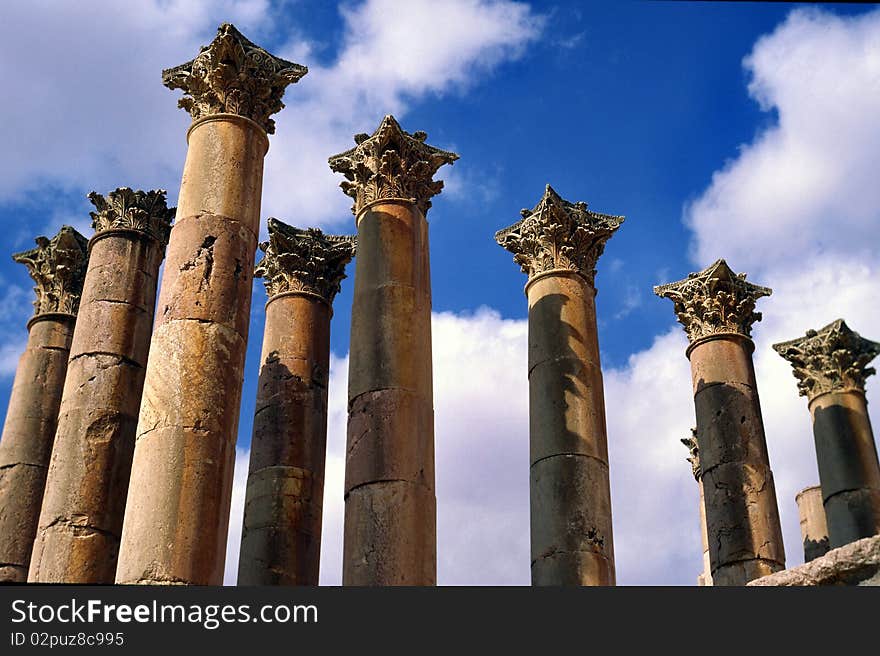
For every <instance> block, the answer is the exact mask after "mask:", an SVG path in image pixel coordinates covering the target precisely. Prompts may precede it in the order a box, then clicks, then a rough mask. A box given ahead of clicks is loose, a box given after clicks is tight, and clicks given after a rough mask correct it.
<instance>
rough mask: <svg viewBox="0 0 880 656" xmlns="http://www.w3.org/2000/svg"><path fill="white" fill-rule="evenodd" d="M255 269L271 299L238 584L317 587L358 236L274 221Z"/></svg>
mask: <svg viewBox="0 0 880 656" xmlns="http://www.w3.org/2000/svg"><path fill="white" fill-rule="evenodd" d="M260 249H261V250H262V251H263V252H264V253H265V256H264V257H263V260H262V262H260V264H259V266H258V267H257V269H256V272H255V274H256V276H257V277H259V278H263V281H264V282H265V284H266V293H267V294H268V295H269V302H268V303H267V304H266V328H265V334H264V336H263V356H262V363H263V367H262V369H261V371H260V381H259V386H258V391H257V406H256V414H255V416H254V433H253V439H252V440H251V461H250V471H249V473H248V481H247V493H246V496H245V506H244V526H243V528H242V533H241V552H240V553H241V555H240V557H239V561H238V584H239V585H318V573H319V566H320V562H321V515H322V510H323V506H324V461H325V456H326V445H327V381H328V377H329V373H330V371H329V369H330V317H331V316H332V314H333V310H332V306H333V298H334V297H335V296H336V294H337V293H338V292H339V283H340V282H341V281H342V279H343V278H345V265H346V264H348V262H350V261H351V258H352V257H353V256H354V249H355V240H354V238H353V237H340V236H335V235H325V234H323V233H322V232H321V231H320V230H298V229H297V228H294V227H292V226H289V225H286V224H284V223H282V222H281V221H278V220H276V219H269V241H267V242H265V243H263V244H260Z"/></svg>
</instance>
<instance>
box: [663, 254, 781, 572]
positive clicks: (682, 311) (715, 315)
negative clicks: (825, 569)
mask: <svg viewBox="0 0 880 656" xmlns="http://www.w3.org/2000/svg"><path fill="white" fill-rule="evenodd" d="M745 278H746V276H745V274H737V273H734V272H733V271H732V270H731V269H730V267H728V266H727V263H726V262H725V261H724V260H718V261H717V262H715V263H714V264H713V265H711V266H710V267H708V268H706V269H704V270H703V271H700V272H699V273H692V274H690V275H689V276H688V277H687V278H685V279H684V280H680V281H678V282H674V283H670V284H668V285H660V286H659V287H655V288H654V293H655V294H657V295H658V296H661V297H664V298H669V299H670V300H672V301H673V302H674V303H675V313H676V315H677V316H678V320H679V322H681V324H682V325H683V326H684V329H685V332H686V333H687V335H688V339H689V340H690V346H689V347H688V349H687V351H686V355H687V357H688V358H689V359H690V363H691V372H692V376H693V388H694V406H695V408H696V415H697V441H698V443H699V449H700V470H701V473H702V476H701V478H702V482H703V495H704V498H705V507H706V528H707V531H708V534H709V559H710V561H711V564H712V580H713V584H714V585H745V584H746V583H747V582H749V581H751V580H753V579H756V578H759V577H761V576H765V575H767V574H772V573H773V572H776V571H779V570H781V569H784V567H785V551H784V549H783V545H782V531H781V529H780V524H779V509H778V507H777V504H776V488H775V486H774V484H773V473H772V472H771V470H770V461H769V458H768V456H767V444H766V439H765V436H764V422H763V419H762V418H761V405H760V402H759V400H758V388H757V384H756V382H755V370H754V366H753V364H752V352H753V351H754V343H753V342H752V340H751V337H750V336H751V327H752V324H753V323H754V322H755V321H758V320H760V318H761V315H760V313H757V312H755V311H754V310H755V301H756V300H757V299H758V298H760V297H761V296H769V295H770V293H771V290H769V289H767V288H766V287H760V286H758V285H753V284H751V283H749V282H746V279H745Z"/></svg>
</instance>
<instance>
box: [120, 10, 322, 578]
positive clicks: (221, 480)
mask: <svg viewBox="0 0 880 656" xmlns="http://www.w3.org/2000/svg"><path fill="white" fill-rule="evenodd" d="M305 72H306V69H305V68H303V67H302V66H299V65H297V64H293V63H291V62H287V61H284V60H282V59H278V58H277V57H274V56H272V55H270V54H269V53H268V52H266V51H265V50H263V49H261V48H259V47H257V46H256V45H254V44H253V43H251V42H250V41H248V40H247V39H246V38H244V37H243V36H242V35H241V34H240V33H239V32H238V31H237V30H236V29H235V28H234V27H233V26H232V25H228V24H224V25H221V26H220V28H219V30H218V33H217V37H216V38H215V39H214V41H213V42H212V43H211V44H210V45H209V46H206V47H204V48H202V51H201V53H200V54H199V55H198V57H196V58H195V59H194V60H192V61H191V62H188V63H186V64H183V65H181V66H178V67H176V68H172V69H170V70H166V71H164V72H163V74H162V76H163V82H164V83H165V85H166V86H167V87H169V88H172V89H183V91H184V92H185V93H186V94H187V96H189V97H185V98H184V99H182V100H181V101H180V106H181V107H183V108H184V109H186V110H188V111H189V112H190V113H191V114H192V117H193V124H192V126H191V127H190V129H189V132H188V133H187V134H188V141H189V149H188V151H187V156H186V163H185V164H184V168H183V180H182V182H181V185H180V196H179V199H178V208H177V219H176V223H175V226H174V229H173V230H172V232H171V240H170V242H169V244H168V252H167V260H166V263H165V269H164V273H163V276H162V283H161V291H160V295H159V303H158V307H157V321H156V325H155V328H154V332H153V337H152V341H151V343H150V356H149V362H148V364H147V373H146V381H145V383H144V394H143V401H142V403H141V410H140V417H139V420H138V428H137V442H136V445H135V450H134V459H133V462H132V473H131V483H130V485H129V492H128V500H127V502H126V508H125V522H124V526H123V530H122V541H121V545H120V551H119V564H118V567H117V571H116V581H117V582H118V583H144V584H171V583H182V584H188V583H189V584H219V583H221V581H222V579H223V565H224V559H225V549H226V532H227V527H228V524H229V504H230V497H231V494H232V470H233V466H234V462H235V441H236V436H237V433H238V415H239V406H240V402H241V384H242V380H243V377H244V372H243V368H244V359H245V350H246V347H247V337H248V334H247V331H248V322H249V319H250V303H251V294H252V283H253V271H254V254H255V252H256V248H257V240H258V233H259V223H260V197H261V193H262V181H263V157H264V156H265V154H266V150H267V148H268V145H269V142H268V138H267V136H266V134H267V133H272V132H274V122H273V121H272V119H271V118H269V117H270V116H271V115H272V114H273V113H275V112H277V111H279V110H280V109H281V108H282V107H283V104H282V103H281V96H282V95H283V93H284V89H285V87H286V86H287V85H288V84H290V83H292V82H296V81H297V80H299V79H300V78H301V77H302V76H303V75H304V74H305Z"/></svg>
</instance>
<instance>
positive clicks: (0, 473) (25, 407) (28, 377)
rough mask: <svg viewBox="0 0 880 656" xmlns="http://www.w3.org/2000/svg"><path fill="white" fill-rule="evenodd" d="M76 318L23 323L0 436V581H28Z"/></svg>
mask: <svg viewBox="0 0 880 656" xmlns="http://www.w3.org/2000/svg"><path fill="white" fill-rule="evenodd" d="M75 322H76V317H74V316H71V315H66V314H54V315H53V314H45V315H42V316H38V317H35V318H34V319H33V320H31V322H30V323H29V324H28V342H27V347H26V348H25V351H24V353H23V354H22V356H21V359H20V360H19V362H18V369H17V370H16V372H15V381H14V382H13V384H12V395H11V396H10V397H9V409H8V411H7V413H6V423H5V424H4V425H3V439H2V441H0V582H2V583H13V582H24V581H26V580H27V575H28V565H29V563H30V560H31V550H32V547H33V542H34V536H35V535H36V532H37V522H38V519H39V517H40V506H41V504H42V500H43V490H44V489H45V486H46V473H47V472H48V470H49V457H50V456H51V454H52V442H53V440H54V438H55V427H56V424H57V421H58V408H59V406H60V405H61V393H62V390H63V389H64V377H65V376H66V374H67V359H68V354H69V351H70V342H71V340H72V339H73V327H74V323H75Z"/></svg>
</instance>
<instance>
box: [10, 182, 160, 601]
mask: <svg viewBox="0 0 880 656" xmlns="http://www.w3.org/2000/svg"><path fill="white" fill-rule="evenodd" d="M123 192H127V193H123ZM90 197H91V198H92V202H93V203H95V205H96V207H97V208H98V210H99V212H98V213H97V214H95V215H94V217H93V218H95V217H98V218H100V219H101V220H100V221H99V220H98V218H95V224H96V225H97V226H98V227H100V228H102V230H101V231H99V232H98V233H97V234H96V235H95V237H94V238H93V239H92V242H91V256H90V259H89V266H88V270H87V272H86V276H85V283H84V287H83V294H82V301H81V303H80V309H79V315H78V318H77V325H76V331H75V333H74V337H73V343H72V345H71V351H70V363H69V366H68V370H67V379H66V382H65V386H64V394H63V397H62V401H61V407H60V410H59V416H58V429H57V433H56V437H55V446H54V449H53V451H52V459H51V462H50V465H49V473H48V478H47V482H46V494H45V498H44V500H43V507H42V511H41V514H40V522H39V527H38V530H37V536H36V540H35V542H34V551H33V559H32V561H31V566H30V573H29V576H28V580H30V581H34V582H42V583H83V584H102V583H113V580H114V576H115V573H116V559H117V555H118V552H119V539H120V535H121V532H122V520H123V516H124V513H125V499H126V494H127V491H128V481H129V475H130V472H131V459H132V453H133V451H134V442H135V431H136V428H137V418H138V410H139V408H140V402H141V393H142V391H143V386H144V376H145V372H146V365H147V354H148V350H149V345H150V335H151V333H152V327H153V317H154V311H155V303H156V300H155V299H156V288H157V283H158V281H157V278H158V274H159V266H160V264H161V263H162V259H163V257H164V251H165V242H164V238H165V237H166V236H167V233H168V231H167V227H168V226H169V225H170V222H171V219H172V217H173V214H174V208H170V209H169V208H167V207H166V206H165V200H164V192H162V191H156V192H150V193H149V194H145V193H144V192H132V190H131V189H127V188H123V189H120V190H117V191H116V192H111V193H110V195H109V197H108V198H109V200H108V199H105V197H103V196H100V195H98V194H92V195H91V196H90ZM163 226H165V228H164V229H163Z"/></svg>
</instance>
